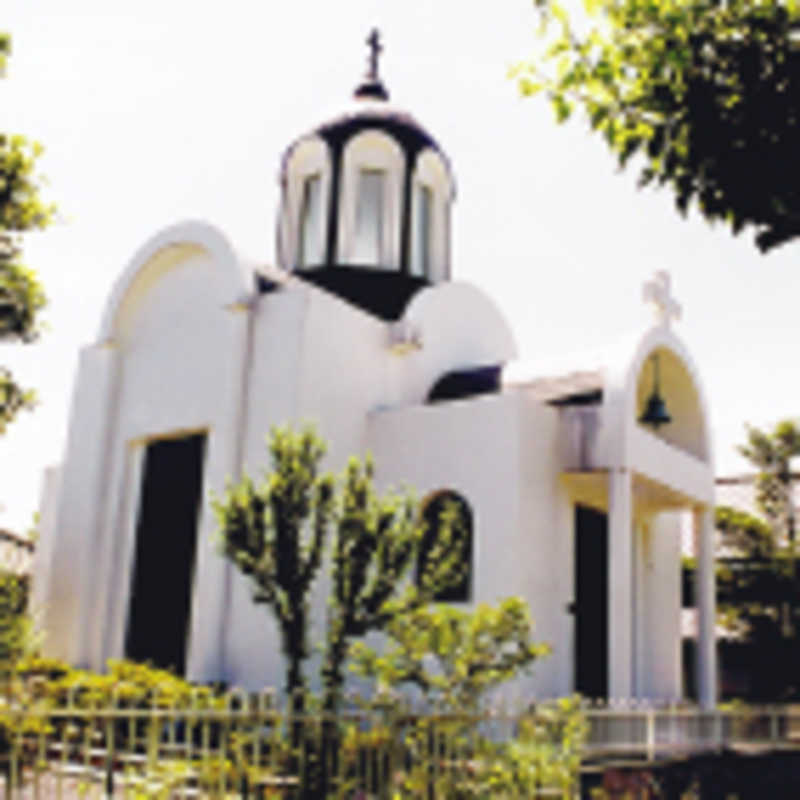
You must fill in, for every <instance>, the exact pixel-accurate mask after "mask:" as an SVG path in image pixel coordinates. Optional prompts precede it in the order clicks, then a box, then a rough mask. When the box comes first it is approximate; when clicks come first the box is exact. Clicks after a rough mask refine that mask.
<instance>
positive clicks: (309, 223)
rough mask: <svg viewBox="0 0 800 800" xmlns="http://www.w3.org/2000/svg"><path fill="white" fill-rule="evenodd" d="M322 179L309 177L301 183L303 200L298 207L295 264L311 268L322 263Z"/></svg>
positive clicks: (317, 176) (316, 176)
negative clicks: (298, 219)
mask: <svg viewBox="0 0 800 800" xmlns="http://www.w3.org/2000/svg"><path fill="white" fill-rule="evenodd" d="M321 216H322V177H321V176H320V175H318V174H317V175H309V176H308V177H307V178H306V179H305V180H304V181H303V199H302V205H301V206H300V241H299V242H298V248H297V263H298V265H299V266H301V267H311V266H316V265H318V264H321V263H322V240H321V237H320V231H321V230H322V223H321Z"/></svg>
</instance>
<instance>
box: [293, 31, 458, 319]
mask: <svg viewBox="0 0 800 800" xmlns="http://www.w3.org/2000/svg"><path fill="white" fill-rule="evenodd" d="M367 44H368V45H369V65H368V69H367V73H366V75H365V77H364V79H363V80H362V81H361V82H360V83H359V85H358V86H357V87H356V89H355V91H354V93H353V98H352V100H351V102H350V104H349V105H348V106H347V107H346V108H345V109H344V110H343V111H342V112H340V113H339V114H337V115H336V116H334V117H333V118H332V119H329V120H327V121H325V122H323V123H322V124H320V125H318V126H317V127H315V128H314V129H313V130H311V131H310V132H309V133H307V134H305V135H303V136H301V137H299V138H298V139H296V140H295V141H294V142H293V143H292V144H291V145H290V146H289V147H288V149H287V150H286V152H285V153H284V155H283V159H282V162H281V172H280V181H281V208H280V216H279V220H278V260H279V263H280V265H281V266H282V267H283V268H284V269H286V270H289V271H293V272H295V273H297V274H299V275H300V276H301V277H304V278H307V279H309V280H312V281H314V282H315V283H318V284H319V285H321V286H323V287H324V288H327V289H329V290H331V291H334V292H338V293H340V294H342V295H343V296H345V299H349V300H352V301H353V302H355V303H356V304H358V305H365V303H366V307H367V308H368V309H369V310H374V311H376V312H377V313H379V314H380V315H381V316H384V317H388V318H392V317H395V316H398V315H399V313H400V312H402V308H403V307H404V306H405V303H406V302H407V300H408V298H409V297H410V294H412V293H413V291H415V290H416V288H420V287H421V286H425V285H428V284H432V283H440V282H442V281H446V280H448V279H449V277H450V206H451V203H452V201H453V197H454V182H453V176H452V172H451V169H450V164H449V162H448V159H447V157H446V156H445V154H444V153H443V151H442V150H441V148H440V147H439V145H438V144H437V142H436V141H435V140H434V138H433V137H432V136H431V135H430V134H429V133H428V132H427V131H426V130H425V128H424V127H423V126H422V125H420V123H419V122H418V121H417V120H416V119H414V117H413V116H412V115H411V114H409V113H408V112H406V111H403V110H401V109H399V108H397V107H396V106H394V105H392V104H391V103H390V100H389V91H388V90H387V88H386V86H385V84H384V82H383V80H382V78H381V76H380V73H379V64H378V61H379V57H380V53H381V50H382V46H381V43H380V37H379V34H378V31H377V30H373V31H372V32H371V34H370V36H369V37H368V39H367ZM341 286H346V288H345V289H342V290H341V291H339V289H337V287H341ZM372 295H376V296H377V295H381V296H383V297H384V298H385V299H386V300H387V303H388V306H389V307H388V308H383V306H382V305H381V304H380V303H379V304H378V305H379V307H378V308H374V309H373V308H370V304H369V301H370V298H371V296H372Z"/></svg>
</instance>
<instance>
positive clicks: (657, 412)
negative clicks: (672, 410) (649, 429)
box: [639, 390, 672, 430]
mask: <svg viewBox="0 0 800 800" xmlns="http://www.w3.org/2000/svg"><path fill="white" fill-rule="evenodd" d="M639 422H641V423H642V424H643V425H652V426H653V427H654V428H655V429H656V430H658V426H659V425H666V424H667V423H668V422H672V417H671V416H670V415H669V412H668V411H667V405H666V403H665V402H664V399H663V398H662V397H661V395H660V394H659V393H658V391H656V390H654V391H653V393H652V394H651V395H650V397H649V398H648V400H647V408H645V410H644V414H642V416H641V417H639Z"/></svg>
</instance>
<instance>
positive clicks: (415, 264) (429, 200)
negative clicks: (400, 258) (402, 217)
mask: <svg viewBox="0 0 800 800" xmlns="http://www.w3.org/2000/svg"><path fill="white" fill-rule="evenodd" d="M414 189H415V191H414V198H413V200H412V206H413V209H414V220H413V223H412V227H411V230H412V234H413V237H414V241H413V247H412V249H411V274H412V275H416V276H417V277H419V278H427V277H429V276H430V273H431V257H432V253H431V234H432V230H431V226H432V224H433V221H432V213H433V191H432V190H431V187H430V186H426V185H425V184H423V183H417V184H416V186H415V187H414Z"/></svg>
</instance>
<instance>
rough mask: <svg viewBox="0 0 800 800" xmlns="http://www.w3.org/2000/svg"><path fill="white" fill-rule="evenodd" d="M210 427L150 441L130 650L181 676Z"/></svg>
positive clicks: (141, 506)
mask: <svg viewBox="0 0 800 800" xmlns="http://www.w3.org/2000/svg"><path fill="white" fill-rule="evenodd" d="M205 439H206V437H205V434H197V435H193V436H186V437H183V438H181V439H162V440H159V441H156V442H152V443H151V444H150V445H148V447H147V451H146V453H145V460H144V470H143V478H142V489H141V500H140V504H139V516H138V520H137V524H136V556H135V558H136V560H135V565H134V572H133V577H132V579H131V589H130V601H129V606H128V629H127V634H126V637H125V656H126V657H127V658H130V659H132V660H134V661H149V662H150V663H151V664H153V665H154V666H156V667H162V668H164V669H172V670H174V671H175V672H176V673H177V674H178V675H183V674H184V672H185V669H186V639H187V635H188V632H189V619H190V614H191V599H192V577H193V574H194V559H195V549H196V544H197V516H198V511H199V509H200V499H201V490H202V483H203V454H204V451H205Z"/></svg>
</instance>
